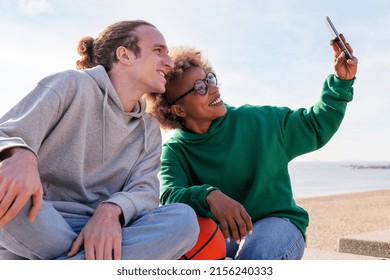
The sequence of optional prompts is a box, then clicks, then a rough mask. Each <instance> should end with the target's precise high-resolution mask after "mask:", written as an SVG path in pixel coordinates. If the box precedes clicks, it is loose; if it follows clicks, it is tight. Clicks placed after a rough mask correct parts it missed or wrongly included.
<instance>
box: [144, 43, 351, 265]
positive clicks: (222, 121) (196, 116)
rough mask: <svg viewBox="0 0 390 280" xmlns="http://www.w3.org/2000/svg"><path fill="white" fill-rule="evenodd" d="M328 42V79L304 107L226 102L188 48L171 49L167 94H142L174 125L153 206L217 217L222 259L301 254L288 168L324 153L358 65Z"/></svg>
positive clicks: (300, 218) (167, 125) (301, 216)
mask: <svg viewBox="0 0 390 280" xmlns="http://www.w3.org/2000/svg"><path fill="white" fill-rule="evenodd" d="M332 45H333V49H334V55H335V74H332V75H329V76H328V77H327V78H326V80H325V83H324V86H323V90H322V96H321V99H320V100H319V101H318V102H317V103H316V104H315V105H314V106H313V107H312V108H310V110H305V109H299V110H291V109H289V108H286V107H272V106H250V105H246V106H241V107H237V108H235V107H231V106H228V105H226V104H224V102H223V101H222V99H221V94H220V92H219V87H218V82H217V76H216V74H215V72H214V70H213V69H212V67H211V65H210V63H209V62H208V61H207V60H206V59H205V58H204V57H203V56H202V54H201V53H200V52H199V51H197V50H196V49H192V48H185V47H182V48H178V49H176V50H175V51H172V52H171V57H172V58H173V61H174V65H175V66H174V68H173V69H172V70H170V72H169V73H168V75H167V80H168V83H167V86H166V88H167V90H166V93H165V94H163V95H162V94H149V95H148V102H149V106H150V111H151V113H152V114H153V115H154V116H155V117H157V118H158V119H159V121H160V124H161V127H162V128H164V129H177V131H176V133H175V134H174V136H173V137H172V139H170V140H169V141H167V142H166V143H165V144H164V145H163V152H162V168H161V174H160V180H161V184H162V186H161V188H162V189H161V197H160V201H161V203H162V204H169V203H174V202H183V203H186V204H188V205H190V206H191V207H193V208H194V209H195V211H196V213H197V214H198V215H200V216H206V217H212V218H214V219H215V220H216V221H217V222H218V223H219V224H220V227H221V229H222V232H223V234H224V236H225V238H226V240H227V242H226V246H227V256H228V257H231V258H235V259H300V258H301V257H302V255H303V252H304V244H305V238H306V236H305V232H306V228H307V226H308V220H309V219H308V213H307V212H306V211H305V210H304V209H302V208H301V207H299V206H298V205H296V203H295V201H294V198H293V194H292V190H291V184H290V177H289V173H288V163H289V162H290V161H291V160H292V159H293V158H295V157H297V156H299V155H302V154H304V153H308V152H310V151H314V150H316V149H318V148H320V147H322V146H323V145H325V144H326V143H327V142H328V141H329V139H330V138H331V137H332V136H333V134H334V133H335V132H336V131H337V129H338V127H339V125H340V123H341V121H342V119H343V116H344V113H345V110H346V104H347V102H349V101H351V100H352V95H353V88H352V85H353V83H354V79H355V78H354V77H355V74H356V71H357V59H356V58H355V57H353V58H352V59H349V60H346V58H345V55H344V53H343V52H341V50H340V48H339V47H338V46H337V44H336V43H335V42H332ZM348 48H349V50H350V51H351V52H352V49H351V48H350V46H349V45H348ZM233 241H234V242H233Z"/></svg>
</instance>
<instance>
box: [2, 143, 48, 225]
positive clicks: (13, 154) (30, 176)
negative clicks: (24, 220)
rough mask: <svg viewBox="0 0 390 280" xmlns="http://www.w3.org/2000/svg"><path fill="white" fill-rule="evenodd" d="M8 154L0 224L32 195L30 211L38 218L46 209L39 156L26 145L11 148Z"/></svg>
mask: <svg viewBox="0 0 390 280" xmlns="http://www.w3.org/2000/svg"><path fill="white" fill-rule="evenodd" d="M7 152H8V157H7V158H6V159H4V160H3V161H1V162H0V226H4V225H6V224H7V223H9V222H10V221H11V220H12V219H13V218H15V216H16V215H17V214H18V213H19V211H20V210H21V209H22V208H23V207H24V206H25V205H26V203H27V201H28V200H29V199H30V198H31V200H32V206H31V209H30V211H29V214H28V218H29V220H30V221H31V222H33V221H35V218H36V216H37V214H38V212H39V211H40V210H41V208H42V196H43V190H42V183H41V179H40V177H39V173H38V159H37V157H36V156H35V154H34V153H33V152H31V151H30V150H28V149H25V148H11V149H10V150H9V151H7Z"/></svg>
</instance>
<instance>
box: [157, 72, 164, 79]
mask: <svg viewBox="0 0 390 280" xmlns="http://www.w3.org/2000/svg"><path fill="white" fill-rule="evenodd" d="M157 72H158V74H160V76H162V77H164V78H165V74H164V72H162V71H157Z"/></svg>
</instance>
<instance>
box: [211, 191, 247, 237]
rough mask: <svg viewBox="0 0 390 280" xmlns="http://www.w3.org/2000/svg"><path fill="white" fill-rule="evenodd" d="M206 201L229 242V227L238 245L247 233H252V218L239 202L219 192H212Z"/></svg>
mask: <svg viewBox="0 0 390 280" xmlns="http://www.w3.org/2000/svg"><path fill="white" fill-rule="evenodd" d="M206 201H207V203H208V204H209V206H210V210H211V212H212V213H213V215H214V216H215V218H217V220H218V222H219V223H220V224H221V227H222V233H223V235H224V237H225V238H226V239H227V240H228V241H230V233H229V227H230V230H231V234H232V237H233V239H234V241H235V242H236V243H239V242H240V240H241V239H242V238H245V236H246V234H247V233H249V234H251V233H252V229H253V225H252V220H251V217H250V216H249V215H248V213H247V212H246V210H245V208H244V206H242V205H241V204H240V203H239V202H237V201H235V200H234V199H232V198H230V197H228V196H227V195H225V194H224V193H222V192H221V191H219V190H215V191H212V192H210V193H209V194H208V195H207V196H206Z"/></svg>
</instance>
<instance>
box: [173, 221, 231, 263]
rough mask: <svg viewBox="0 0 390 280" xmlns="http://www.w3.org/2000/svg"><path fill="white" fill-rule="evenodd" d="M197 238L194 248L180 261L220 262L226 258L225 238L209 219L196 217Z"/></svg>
mask: <svg viewBox="0 0 390 280" xmlns="http://www.w3.org/2000/svg"><path fill="white" fill-rule="evenodd" d="M198 223H199V228H200V232H199V236H198V241H197V242H196V244H195V246H194V247H193V248H192V249H191V250H190V251H188V252H187V253H186V254H184V255H183V256H182V257H181V258H180V259H181V260H222V259H224V258H225V257H226V245H225V238H224V237H223V234H222V231H221V230H220V229H219V227H218V225H217V224H216V223H215V222H214V221H213V220H212V219H211V218H203V217H199V216H198Z"/></svg>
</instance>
